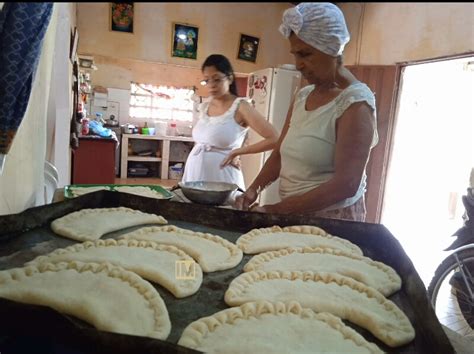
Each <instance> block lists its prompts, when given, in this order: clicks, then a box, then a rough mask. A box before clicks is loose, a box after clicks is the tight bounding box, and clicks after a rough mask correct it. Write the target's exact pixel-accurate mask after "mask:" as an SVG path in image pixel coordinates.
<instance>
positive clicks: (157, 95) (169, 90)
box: [130, 82, 195, 122]
mask: <svg viewBox="0 0 474 354" xmlns="http://www.w3.org/2000/svg"><path fill="white" fill-rule="evenodd" d="M194 90H195V88H194V87H191V88H176V87H169V86H154V85H147V84H139V83H136V82H132V83H131V87H130V116H131V117H134V118H142V119H153V120H155V119H156V120H176V121H183V122H192V121H193V101H192V97H193V95H194Z"/></svg>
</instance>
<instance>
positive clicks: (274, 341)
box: [178, 301, 382, 354]
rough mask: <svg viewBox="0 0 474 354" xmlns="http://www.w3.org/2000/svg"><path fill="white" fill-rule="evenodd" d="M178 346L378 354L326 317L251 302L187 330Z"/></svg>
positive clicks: (206, 349)
mask: <svg viewBox="0 0 474 354" xmlns="http://www.w3.org/2000/svg"><path fill="white" fill-rule="evenodd" d="M178 344H179V345H182V346H185V347H188V348H193V349H197V350H200V351H203V352H206V353H285V354H286V353H382V351H381V350H380V349H379V348H378V347H377V346H376V345H375V344H372V343H369V342H367V341H366V340H365V339H364V338H363V337H362V336H361V335H360V334H358V333H357V332H356V331H354V330H353V329H352V328H350V327H348V326H346V325H345V324H344V323H343V322H342V321H341V320H340V319H339V318H337V317H335V316H333V315H331V314H329V313H315V312H314V311H313V310H311V309H307V308H306V309H303V308H302V307H301V306H300V304H298V303H297V302H289V303H286V304H285V303H282V302H276V303H271V302H267V301H258V302H251V303H246V304H244V305H241V306H240V307H233V308H230V309H226V310H223V311H220V312H217V313H215V314H213V315H212V316H208V317H204V318H201V319H199V320H197V321H195V322H193V323H191V324H190V325H188V326H187V327H186V328H185V330H184V331H183V334H182V336H181V338H180V340H179V342H178Z"/></svg>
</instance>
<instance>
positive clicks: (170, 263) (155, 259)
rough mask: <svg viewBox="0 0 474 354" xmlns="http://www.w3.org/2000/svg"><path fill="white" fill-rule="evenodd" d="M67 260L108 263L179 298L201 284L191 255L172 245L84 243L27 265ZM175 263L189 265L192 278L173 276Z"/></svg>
mask: <svg viewBox="0 0 474 354" xmlns="http://www.w3.org/2000/svg"><path fill="white" fill-rule="evenodd" d="M69 261H80V262H96V263H103V262H109V263H112V264H115V265H118V266H121V267H123V268H125V269H127V270H130V271H132V272H135V273H137V274H138V275H140V276H141V277H143V278H145V279H147V280H150V281H152V282H155V283H158V284H160V285H161V286H163V287H165V288H166V289H168V290H169V291H170V292H171V293H172V294H173V295H174V296H176V297H178V298H182V297H185V296H190V295H192V294H194V293H196V292H197V291H198V290H199V287H200V286H201V283H202V269H201V267H200V266H199V264H198V263H196V262H194V260H193V259H192V258H191V257H190V256H188V255H187V254H186V253H184V252H183V251H181V250H180V249H178V248H176V247H174V246H171V245H160V244H158V243H156V242H152V241H138V240H132V239H130V240H118V241H117V240H114V239H111V238H110V239H105V240H96V241H86V242H84V243H79V244H75V245H72V246H69V247H66V248H60V249H57V250H55V251H53V252H51V253H49V254H47V255H44V256H39V257H37V258H35V259H34V260H32V261H31V262H28V263H26V265H38V264H40V263H58V262H69ZM178 262H188V263H189V264H190V265H189V267H195V268H194V269H191V271H192V272H193V277H190V278H187V279H179V278H178V277H176V270H177V266H179V265H178Z"/></svg>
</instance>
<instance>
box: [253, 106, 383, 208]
mask: <svg viewBox="0 0 474 354" xmlns="http://www.w3.org/2000/svg"><path fill="white" fill-rule="evenodd" d="M374 121H375V119H374V115H373V111H372V109H371V108H370V107H369V105H368V104H366V103H364V102H359V103H355V104H353V105H351V106H350V107H349V108H348V109H347V110H346V111H345V112H344V114H343V115H342V116H341V117H340V118H339V119H338V121H337V126H336V129H337V130H336V132H337V134H336V151H335V171H334V175H333V177H332V178H331V179H330V180H329V181H327V182H326V183H323V184H321V185H320V186H318V187H317V188H315V189H313V190H311V191H309V192H306V193H304V194H302V195H299V196H295V197H288V198H286V199H285V200H283V201H281V202H279V203H277V204H273V205H265V206H262V207H257V208H255V211H261V212H271V213H281V214H287V213H304V212H311V211H318V210H322V209H325V208H327V207H329V206H331V205H333V204H336V203H338V202H340V201H342V200H344V199H346V198H350V197H352V196H354V195H355V194H356V193H357V190H358V188H359V184H360V181H361V178H362V176H363V173H364V170H365V167H366V165H367V162H368V160H369V154H370V148H371V145H372V139H373V136H374Z"/></svg>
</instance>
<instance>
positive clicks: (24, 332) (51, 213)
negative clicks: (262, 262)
mask: <svg viewBox="0 0 474 354" xmlns="http://www.w3.org/2000/svg"><path fill="white" fill-rule="evenodd" d="M118 206H123V207H129V208H133V209H137V210H141V211H143V212H148V213H156V214H159V215H162V216H163V217H165V218H166V219H167V220H168V222H169V223H170V224H172V225H176V226H178V227H183V228H187V229H191V230H194V231H200V232H209V233H213V234H217V235H219V236H221V237H223V238H225V239H227V240H229V241H231V242H235V241H236V240H237V238H238V237H240V235H241V234H242V233H245V232H248V231H249V230H251V229H253V228H260V227H269V226H273V225H279V226H282V227H283V226H288V225H315V226H318V227H321V228H323V229H324V230H326V231H327V232H329V233H331V234H333V235H337V236H339V237H342V238H345V239H347V240H349V241H351V242H353V243H355V244H356V245H358V246H359V247H360V248H361V249H362V251H363V252H364V255H365V256H367V257H370V258H372V259H374V260H377V261H380V262H383V263H386V264H388V265H389V266H391V267H393V268H394V269H395V270H396V271H397V272H398V274H399V275H400V277H401V278H402V282H403V283H402V289H401V290H400V291H399V292H397V293H395V294H393V295H392V296H390V297H389V299H390V300H392V301H393V302H395V303H396V304H397V305H398V306H399V307H400V308H401V309H402V310H403V311H404V312H405V314H406V315H407V316H408V318H409V319H410V321H411V323H412V324H413V327H414V328H415V331H416V337H415V339H414V340H413V341H412V342H411V343H409V344H407V345H405V346H402V347H397V348H390V347H388V346H386V345H384V344H383V343H382V342H380V341H379V340H378V339H377V338H375V337H373V336H372V334H370V333H369V332H368V331H366V330H365V329H362V328H360V327H357V326H355V325H353V324H352V323H350V322H347V321H344V322H345V323H346V324H347V325H349V326H351V327H352V328H354V329H356V330H357V331H358V332H359V333H361V334H362V335H363V336H364V337H365V338H366V339H367V340H368V341H370V342H373V343H375V344H377V345H378V346H379V347H380V348H381V349H382V350H384V351H385V352H388V353H430V354H432V353H443V354H448V353H454V349H453V347H452V345H451V343H450V342H449V340H448V338H447V336H446V334H445V333H444V331H443V329H442V327H441V324H440V323H439V321H438V319H437V317H436V315H435V313H434V311H433V309H432V307H431V304H430V302H429V300H428V297H427V293H426V289H425V287H424V284H423V282H422V280H421V279H420V277H419V275H418V273H417V272H416V270H415V268H414V266H413V264H412V262H411V260H410V259H409V258H408V256H407V255H406V253H405V251H404V250H403V248H402V247H401V245H400V243H399V242H398V241H397V240H396V239H395V238H394V237H393V235H392V234H391V233H390V232H389V231H388V230H387V228H385V227H384V226H383V225H380V224H371V223H361V222H352V221H344V220H336V219H324V218H316V217H311V216H307V215H277V214H261V213H253V212H243V211H237V210H232V209H226V208H220V207H212V206H206V205H198V204H192V203H180V202H174V201H168V200H156V199H150V198H144V197H140V196H136V195H131V194H125V193H116V192H108V191H99V192H95V193H90V194H87V195H83V196H81V197H78V198H74V199H72V200H66V201H64V202H59V203H53V204H50V205H46V206H42V207H37V208H31V209H28V210H26V211H24V212H22V213H19V214H15V215H6V216H0V270H3V269H9V268H14V267H20V266H22V265H23V264H24V263H25V262H27V261H29V260H31V259H33V258H35V257H36V256H38V255H40V254H45V253H48V252H51V251H52V250H53V249H55V248H58V247H66V246H68V245H71V244H73V243H75V242H74V241H72V240H69V239H65V238H62V237H59V236H57V235H55V234H54V233H53V232H52V231H51V229H50V223H51V222H52V221H53V220H54V219H56V218H58V217H61V216H63V215H66V214H68V213H71V212H74V211H77V210H80V209H84V208H108V207H118ZM133 229H136V228H132V229H127V230H121V231H119V232H115V233H111V234H108V235H106V236H103V238H108V237H114V238H116V237H118V236H119V235H121V234H124V233H126V232H129V231H131V230H133ZM250 258H251V256H250V255H244V258H243V261H242V262H241V263H240V264H239V265H238V266H237V267H235V268H233V269H229V270H225V271H219V272H213V273H204V277H203V283H202V286H201V288H200V289H199V291H198V292H197V293H196V294H194V295H192V296H189V297H186V298H183V299H176V298H175V297H174V296H173V295H172V294H171V293H169V292H168V291H167V290H166V289H164V288H162V287H161V286H159V285H157V284H153V285H154V286H155V288H156V289H157V290H158V292H159V293H160V295H161V296H162V298H163V300H164V302H165V304H166V306H167V308H168V312H169V315H170V320H171V325H172V328H171V333H170V336H169V337H168V338H167V340H166V341H160V340H157V339H152V338H146V337H139V336H128V335H121V334H115V333H109V332H103V331H98V330H96V329H94V328H92V327H91V326H89V325H87V324H84V323H83V322H81V321H79V320H77V319H74V318H72V317H71V316H65V315H62V314H59V313H58V312H56V311H54V310H52V309H49V308H46V307H42V306H33V305H26V304H19V303H16V302H13V301H8V300H1V301H0V318H2V319H5V318H6V319H8V320H6V321H3V320H2V321H0V352H1V353H2V354H4V353H6V352H7V351H6V350H5V349H3V350H2V346H3V347H4V348H7V345H9V344H11V343H17V344H18V343H23V344H25V343H28V341H29V343H41V344H42V345H43V346H44V347H45V348H48V350H49V351H47V352H50V353H55V352H56V351H54V350H56V349H57V348H59V351H57V352H61V353H65V352H71V353H90V352H94V350H97V352H101V353H106V352H114V353H119V352H120V353H121V352H136V353H155V352H156V353H160V352H164V353H191V352H193V351H192V350H190V349H188V348H184V347H181V346H178V345H177V344H176V343H177V342H178V340H179V338H180V336H181V334H182V332H183V330H184V328H185V327H186V326H187V325H188V324H190V323H191V322H193V321H195V320H197V319H199V318H201V317H205V316H209V315H212V314H213V313H216V312H218V311H220V310H224V309H226V308H228V306H227V305H226V304H225V302H224V293H225V291H226V290H227V288H228V286H229V284H230V282H231V281H232V280H233V279H234V278H235V277H236V276H238V275H239V274H241V273H242V268H243V266H244V265H245V264H246V263H247V262H248V260H249V259H250ZM31 318H33V320H31ZM25 319H26V320H25ZM28 319H30V320H28ZM30 322H31V323H30ZM38 327H40V328H41V329H42V330H41V331H38ZM2 334H3V336H2ZM24 338H27V339H25V340H23V339H24ZM25 345H26V344H25ZM35 345H36V349H39V348H40V344H35ZM92 348H96V349H92ZM97 348H98V349H97ZM7 349H8V348H7ZM68 350H70V351H68ZM36 352H39V351H38V350H36Z"/></svg>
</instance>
